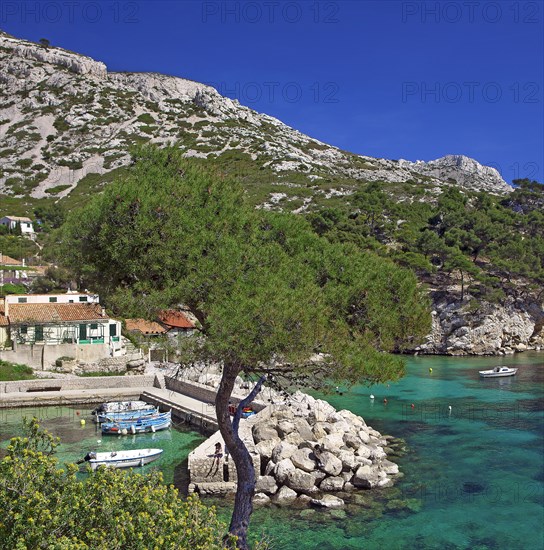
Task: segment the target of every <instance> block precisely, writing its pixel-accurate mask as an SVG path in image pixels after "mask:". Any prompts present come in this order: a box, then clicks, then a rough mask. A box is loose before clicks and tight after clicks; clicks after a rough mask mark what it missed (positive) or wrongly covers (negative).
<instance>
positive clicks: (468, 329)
mask: <svg viewBox="0 0 544 550" xmlns="http://www.w3.org/2000/svg"><path fill="white" fill-rule="evenodd" d="M433 308H434V309H433V312H432V331H431V334H430V335H429V336H428V337H427V341H426V342H425V343H424V344H423V345H421V346H419V347H418V348H416V351H418V352H421V353H428V354H446V355H504V354H509V353H514V352H519V351H526V350H537V351H538V350H542V349H544V307H543V304H539V303H537V302H534V301H533V302H527V301H524V300H521V299H513V298H511V299H508V300H507V301H506V303H504V304H491V303H488V302H476V301H475V300H473V299H471V297H470V296H467V297H465V299H464V300H463V301H460V300H459V299H458V298H455V297H454V296H453V295H449V294H445V293H435V295H434V301H433Z"/></svg>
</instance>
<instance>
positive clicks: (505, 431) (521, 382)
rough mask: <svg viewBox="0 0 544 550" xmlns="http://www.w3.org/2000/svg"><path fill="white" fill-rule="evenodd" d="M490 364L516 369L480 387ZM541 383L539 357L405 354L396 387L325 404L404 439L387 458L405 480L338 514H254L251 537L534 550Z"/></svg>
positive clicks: (542, 517)
mask: <svg viewBox="0 0 544 550" xmlns="http://www.w3.org/2000/svg"><path fill="white" fill-rule="evenodd" d="M497 364H508V365H516V366H518V367H519V369H520V370H519V371H518V374H517V375H516V376H515V377H512V378H506V379H488V380H481V379H480V378H479V375H478V370H484V369H486V368H491V367H493V366H495V365H497ZM430 368H432V372H430V371H429V369H430ZM543 382H544V355H542V354H540V355H539V354H532V355H529V354H525V355H523V354H520V355H516V356H514V357H509V358H502V359H497V358H471V359H468V358H450V357H422V358H419V357H414V358H410V359H409V360H408V370H407V376H406V377H405V378H403V379H402V380H401V381H400V382H398V383H395V384H390V385H380V386H373V387H371V388H363V387H356V388H354V389H352V390H351V391H349V392H344V394H343V395H341V396H340V395H333V396H327V399H328V400H329V401H330V402H331V403H332V404H333V405H334V406H335V407H336V408H347V409H350V410H351V411H353V412H355V413H356V414H359V415H361V416H363V417H364V418H365V420H366V422H367V424H369V425H371V426H372V427H374V428H375V429H377V430H379V431H380V432H382V433H384V434H392V435H394V436H396V437H402V438H404V439H405V440H406V442H407V445H408V453H407V454H406V455H405V456H403V457H402V458H400V459H396V461H397V462H398V463H399V465H400V468H401V471H402V472H403V473H404V477H403V478H402V479H401V480H400V482H399V483H397V484H396V485H395V486H394V487H393V488H391V489H386V490H383V491H381V492H379V493H376V498H375V499H373V500H374V501H373V502H371V503H369V502H363V503H362V504H363V505H362V506H361V505H358V506H353V507H352V506H348V508H347V509H346V511H345V517H344V512H343V511H342V512H338V513H337V517H333V516H331V513H330V512H321V511H314V510H305V511H293V510H275V511H274V512H273V513H271V512H270V511H269V510H258V511H257V512H256V513H255V514H254V516H253V520H252V529H253V530H255V531H257V532H258V531H261V530H264V531H265V532H267V533H268V534H269V535H271V536H272V540H273V541H274V542H275V544H276V547H277V548H281V549H295V548H296V549H298V550H302V549H317V548H319V549H338V550H339V549H385V548H387V549H414V548H424V549H440V550H444V549H482V550H483V549H508V550H511V549H520V550H521V549H523V550H525V549H541V548H544V531H543V529H544V528H543V525H544V506H543V501H544V472H543V469H544V448H543V445H544V385H543ZM371 394H373V395H374V396H375V399H374V400H371V399H370V398H369V396H370V395H371ZM384 398H386V399H387V404H384V402H383V399H384ZM412 404H413V405H414V407H413V408H412V406H411V405H412ZM450 406H451V411H450V409H449V407H450ZM372 493H373V494H374V492H372ZM367 494H368V493H364V495H365V496H366V495H367ZM392 499H393V500H392ZM335 515H336V514H335Z"/></svg>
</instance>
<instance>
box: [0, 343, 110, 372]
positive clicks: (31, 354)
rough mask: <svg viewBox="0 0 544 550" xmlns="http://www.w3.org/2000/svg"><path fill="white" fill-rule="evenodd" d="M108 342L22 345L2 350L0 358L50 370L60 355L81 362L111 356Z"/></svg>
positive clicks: (89, 361) (94, 360)
mask: <svg viewBox="0 0 544 550" xmlns="http://www.w3.org/2000/svg"><path fill="white" fill-rule="evenodd" d="M109 355H110V349H109V347H108V346H107V345H106V344H80V345H78V344H58V345H20V346H17V349H16V350H9V351H0V359H3V360H4V361H9V362H10V363H21V364H23V365H28V366H29V367H31V368H33V369H39V370H48V369H49V368H51V367H53V366H54V365H55V361H56V360H57V359H58V358H59V357H73V358H74V359H76V360H77V361H79V362H81V363H93V362H96V361H99V360H100V359H103V358H106V357H109Z"/></svg>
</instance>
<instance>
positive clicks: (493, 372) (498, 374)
mask: <svg viewBox="0 0 544 550" xmlns="http://www.w3.org/2000/svg"><path fill="white" fill-rule="evenodd" d="M478 372H479V373H480V377H481V378H502V377H504V376H514V374H516V372H518V369H515V368H512V367H505V366H499V367H495V368H493V369H490V370H481V371H478Z"/></svg>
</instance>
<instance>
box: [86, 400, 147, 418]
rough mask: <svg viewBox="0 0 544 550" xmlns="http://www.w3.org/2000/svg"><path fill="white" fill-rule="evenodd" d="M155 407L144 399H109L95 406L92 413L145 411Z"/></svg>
mask: <svg viewBox="0 0 544 550" xmlns="http://www.w3.org/2000/svg"><path fill="white" fill-rule="evenodd" d="M153 409H155V407H154V405H150V404H149V403H146V402H145V401H110V402H109V403H102V405H100V407H97V408H96V409H95V410H94V411H93V414H95V415H97V416H98V415H101V414H109V413H124V412H132V411H145V410H153Z"/></svg>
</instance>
